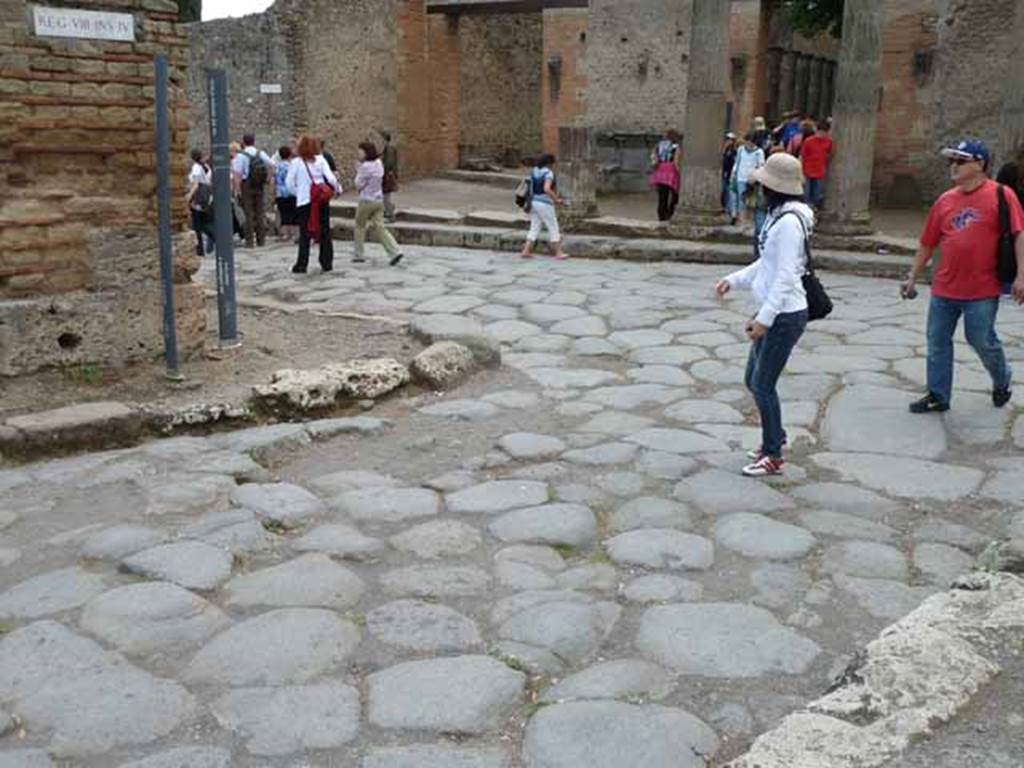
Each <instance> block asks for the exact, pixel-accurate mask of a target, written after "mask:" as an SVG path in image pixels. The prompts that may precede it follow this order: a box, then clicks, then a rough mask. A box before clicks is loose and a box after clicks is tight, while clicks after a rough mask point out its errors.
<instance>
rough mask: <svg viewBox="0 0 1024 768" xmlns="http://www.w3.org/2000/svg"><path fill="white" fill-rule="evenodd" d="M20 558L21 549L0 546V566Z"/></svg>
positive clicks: (7, 564)
mask: <svg viewBox="0 0 1024 768" xmlns="http://www.w3.org/2000/svg"><path fill="white" fill-rule="evenodd" d="M20 559H21V550H20V549H16V548H14V547H0V568H6V567H7V566H9V565H13V564H14V563H16V562H18V560H20Z"/></svg>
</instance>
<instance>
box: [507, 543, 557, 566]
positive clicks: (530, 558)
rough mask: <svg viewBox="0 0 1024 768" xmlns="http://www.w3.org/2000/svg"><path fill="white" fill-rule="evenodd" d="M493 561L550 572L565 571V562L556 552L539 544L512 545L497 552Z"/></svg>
mask: <svg viewBox="0 0 1024 768" xmlns="http://www.w3.org/2000/svg"><path fill="white" fill-rule="evenodd" d="M494 560H495V562H496V563H503V562H512V563H523V564H525V565H532V566H534V567H537V568H541V569H543V570H545V571H551V572H558V571H564V570H565V560H564V559H563V558H562V556H561V555H560V554H559V553H558V550H556V549H554V548H553V547H548V546H544V545H540V544H513V545H512V546H510V547H505V548H504V549H500V550H498V551H497V552H496V553H495V555H494Z"/></svg>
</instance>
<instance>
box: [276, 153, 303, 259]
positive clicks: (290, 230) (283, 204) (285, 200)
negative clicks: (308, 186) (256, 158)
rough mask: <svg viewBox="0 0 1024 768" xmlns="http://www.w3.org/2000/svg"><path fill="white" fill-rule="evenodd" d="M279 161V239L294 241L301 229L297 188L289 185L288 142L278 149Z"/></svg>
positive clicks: (290, 158)
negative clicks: (294, 188) (296, 195)
mask: <svg viewBox="0 0 1024 768" xmlns="http://www.w3.org/2000/svg"><path fill="white" fill-rule="evenodd" d="M277 156H278V161H277V162H276V163H275V164H274V198H275V202H276V204H277V217H278V220H279V223H280V226H281V231H280V234H279V239H280V240H281V241H282V242H285V243H288V242H293V241H294V240H295V238H296V236H297V234H298V231H299V215H298V212H297V210H296V206H295V190H293V189H291V188H290V187H289V186H288V171H289V169H290V168H291V164H292V148H291V147H289V146H288V145H287V144H284V145H282V146H281V148H280V149H279V150H277Z"/></svg>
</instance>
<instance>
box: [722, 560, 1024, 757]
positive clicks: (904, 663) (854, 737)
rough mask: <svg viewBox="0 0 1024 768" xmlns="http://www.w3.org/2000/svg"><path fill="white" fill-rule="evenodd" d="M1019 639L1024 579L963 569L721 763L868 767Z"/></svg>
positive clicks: (963, 700)
mask: <svg viewBox="0 0 1024 768" xmlns="http://www.w3.org/2000/svg"><path fill="white" fill-rule="evenodd" d="M1022 643H1024V580H1022V579H1021V578H1019V577H1017V576H1014V575H1012V574H1008V573H1001V574H990V573H981V572H976V573H971V574H969V575H967V576H963V577H961V578H960V579H959V580H958V581H957V582H956V583H955V584H954V588H953V589H952V590H950V591H948V592H945V593H941V594H937V595H933V596H932V597H930V598H928V599H927V600H925V601H924V603H922V604H921V605H920V606H919V607H918V608H917V609H916V610H914V611H913V612H911V613H910V614H908V615H907V616H905V617H904V618H903V619H901V620H900V621H898V622H896V623H895V624H893V625H891V626H890V627H888V628H887V629H885V630H883V631H882V633H881V634H880V635H879V636H878V638H877V639H875V640H873V641H872V642H871V643H869V644H868V645H867V647H866V648H865V649H864V651H863V652H862V653H860V654H859V655H858V656H857V658H856V660H855V661H854V662H853V663H852V664H851V665H850V666H849V667H848V668H847V670H846V671H845V672H844V673H843V675H842V676H841V677H840V679H839V680H838V681H837V683H836V684H835V687H834V688H833V689H832V690H831V691H830V692H829V693H827V694H826V695H824V696H822V697H821V698H820V699H817V700H816V701H813V702H811V703H810V704H809V705H807V706H806V707H805V708H804V709H802V710H801V711H798V712H795V713H793V714H791V715H789V716H788V717H786V719H785V720H783V721H782V723H781V725H779V726H778V727H777V728H775V729H774V730H771V731H769V732H767V733H765V734H762V735H761V736H759V737H758V738H757V739H756V740H755V741H754V743H753V745H752V746H751V748H750V750H749V751H748V752H747V753H746V754H744V755H742V756H741V757H739V758H737V759H735V760H733V761H732V762H731V763H728V765H727V766H726V768H819V766H823V765H827V766H829V768H872V766H882V765H887V764H890V761H892V760H894V759H895V758H897V757H898V756H899V755H900V754H901V753H902V752H903V751H904V750H906V749H907V748H908V747H909V746H911V745H912V744H913V743H915V742H916V741H917V740H919V739H920V738H921V737H923V736H925V735H926V734H928V733H930V732H931V731H933V730H934V729H935V728H936V727H937V726H939V725H941V724H943V723H945V722H947V721H949V720H950V719H952V718H953V717H954V716H955V715H956V714H957V713H958V712H959V711H960V710H961V709H963V707H964V706H966V705H967V704H968V703H969V702H970V701H971V699H972V697H973V696H975V694H977V693H978V692H979V691H980V690H981V689H982V687H983V686H984V685H985V684H986V683H988V682H989V681H990V680H991V679H992V678H993V677H995V676H996V675H997V674H999V672H1000V671H1001V658H1002V656H1003V655H1004V654H1006V653H1007V652H1008V651H1010V650H1012V649H1013V648H1020V647H1021V644H1022Z"/></svg>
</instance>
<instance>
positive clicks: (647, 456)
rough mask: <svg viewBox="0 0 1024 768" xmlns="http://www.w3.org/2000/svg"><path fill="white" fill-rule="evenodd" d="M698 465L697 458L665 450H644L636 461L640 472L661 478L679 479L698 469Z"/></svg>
mask: <svg viewBox="0 0 1024 768" xmlns="http://www.w3.org/2000/svg"><path fill="white" fill-rule="evenodd" d="M697 467H698V464H697V460H696V459H693V458H691V457H689V456H681V455H679V454H677V453H666V452H665V451H644V452H643V454H642V455H641V456H640V458H638V459H637V462H636V468H637V469H638V470H639V471H640V472H643V473H644V474H647V475H650V476H651V477H656V478H658V479H659V480H678V479H679V478H681V477H683V476H684V475H688V474H690V473H691V472H694V471H696V469H697Z"/></svg>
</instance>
